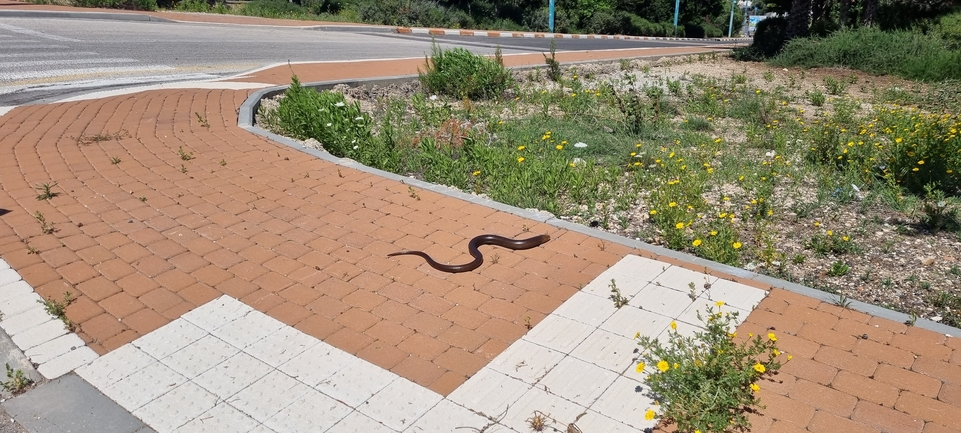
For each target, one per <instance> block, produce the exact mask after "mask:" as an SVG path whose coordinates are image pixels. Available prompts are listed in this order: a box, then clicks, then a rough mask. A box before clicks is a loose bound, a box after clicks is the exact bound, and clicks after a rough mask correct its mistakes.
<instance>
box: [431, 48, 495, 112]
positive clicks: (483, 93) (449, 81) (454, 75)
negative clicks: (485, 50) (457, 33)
mask: <svg viewBox="0 0 961 433" xmlns="http://www.w3.org/2000/svg"><path fill="white" fill-rule="evenodd" d="M425 69H426V70H425V71H422V72H421V73H420V82H421V85H423V86H424V88H425V89H427V90H428V91H429V92H433V93H438V94H442V95H447V96H450V97H454V98H457V99H464V98H467V99H471V100H479V99H491V98H496V97H499V96H501V95H502V94H503V93H504V91H505V90H507V89H508V88H509V87H510V86H511V85H512V84H513V78H512V77H511V74H510V71H508V70H507V69H506V68H505V67H504V66H503V65H501V64H499V63H497V62H496V61H494V60H491V59H488V58H486V57H484V56H481V55H477V54H474V53H472V52H470V51H467V50H466V49H464V48H454V49H451V50H444V49H442V48H441V47H440V45H438V44H436V43H435V44H434V45H433V47H432V48H431V55H430V57H429V58H428V59H426V65H425Z"/></svg>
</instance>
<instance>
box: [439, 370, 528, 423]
mask: <svg viewBox="0 0 961 433" xmlns="http://www.w3.org/2000/svg"><path fill="white" fill-rule="evenodd" d="M530 389H531V385H530V384H528V383H524V382H523V381H521V380H518V379H514V378H513V377H510V376H507V375H505V374H504V373H500V372H497V371H494V370H493V369H491V368H490V366H488V367H485V368H483V369H481V371H479V372H477V374H475V375H474V376H472V377H471V378H470V379H467V382H464V384H463V385H461V386H459V387H457V389H455V390H454V392H451V393H450V395H448V396H447V399H449V400H450V401H453V402H455V403H457V404H460V405H462V406H464V407H466V408H467V409H470V410H472V411H474V412H477V413H481V414H484V415H486V416H488V417H491V418H494V419H497V418H499V417H500V416H501V415H502V414H505V413H506V411H507V408H508V407H509V406H513V405H514V404H515V403H516V402H517V400H519V399H520V398H521V396H523V395H524V394H525V393H527V391H528V390H530Z"/></svg>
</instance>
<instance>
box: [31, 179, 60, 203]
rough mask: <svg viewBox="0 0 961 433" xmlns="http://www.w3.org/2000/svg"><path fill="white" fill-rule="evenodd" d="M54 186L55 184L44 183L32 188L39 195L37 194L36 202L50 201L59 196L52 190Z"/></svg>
mask: <svg viewBox="0 0 961 433" xmlns="http://www.w3.org/2000/svg"><path fill="white" fill-rule="evenodd" d="M56 186H57V182H45V183H41V184H39V185H37V186H34V187H33V189H35V190H37V192H38V193H39V194H37V201H43V200H50V199H52V198H54V197H56V196H58V195H60V193H59V192H56V191H54V190H53V188H54V187H56Z"/></svg>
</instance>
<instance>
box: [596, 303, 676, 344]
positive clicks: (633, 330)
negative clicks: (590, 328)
mask: <svg viewBox="0 0 961 433" xmlns="http://www.w3.org/2000/svg"><path fill="white" fill-rule="evenodd" d="M670 323H671V319H670V318H668V317H666V316H662V315H660V314H656V313H654V312H651V311H647V310H640V309H638V308H636V307H634V306H631V305H625V306H623V307H621V308H619V309H618V310H617V312H616V313H614V315H613V316H611V318H610V319H608V320H607V321H606V322H604V324H602V325H601V329H603V330H605V331H610V332H613V333H615V334H617V335H620V336H622V337H627V338H634V335H635V334H637V333H638V332H640V333H641V335H658V334H660V333H661V331H663V330H664V328H666V327H667V326H668V325H670Z"/></svg>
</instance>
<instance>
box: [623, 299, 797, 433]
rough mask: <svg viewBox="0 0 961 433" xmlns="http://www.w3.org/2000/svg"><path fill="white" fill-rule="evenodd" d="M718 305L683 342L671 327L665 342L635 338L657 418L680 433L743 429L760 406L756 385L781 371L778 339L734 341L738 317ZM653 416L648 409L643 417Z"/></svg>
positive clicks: (750, 338)
mask: <svg viewBox="0 0 961 433" xmlns="http://www.w3.org/2000/svg"><path fill="white" fill-rule="evenodd" d="M723 305H724V303H723V302H717V303H716V306H717V311H716V312H715V310H714V307H710V308H708V309H707V312H706V313H707V317H706V319H705V318H702V316H701V313H700V312H698V314H697V316H698V318H699V319H700V320H701V321H703V322H704V328H705V330H704V331H699V332H696V333H695V334H694V337H683V336H681V335H680V334H679V333H678V332H677V325H676V324H675V323H674V322H671V329H670V330H668V341H666V342H664V343H662V342H660V341H658V340H657V339H651V338H650V337H648V336H642V337H639V341H638V345H639V346H640V347H641V356H640V359H641V362H640V363H639V364H638V365H637V371H638V372H642V373H646V374H647V377H646V379H645V383H646V384H647V385H648V386H650V390H651V394H652V397H653V398H654V399H655V400H656V401H659V402H660V407H659V411H660V412H661V413H660V417H661V418H665V419H667V420H670V421H674V422H676V423H677V430H678V431H682V432H692V431H701V432H703V433H708V432H727V431H731V430H740V431H743V430H746V429H747V428H749V427H750V425H751V423H750V420H749V419H748V413H749V411H750V410H752V409H754V408H755V407H757V406H759V405H760V402H759V401H758V398H757V396H756V395H755V393H756V392H757V391H759V390H760V386H759V385H758V384H757V382H758V381H759V380H760V379H761V378H762V377H764V376H765V375H767V374H773V373H774V372H776V371H777V370H778V369H779V368H780V367H781V362H780V361H779V360H778V357H779V356H780V354H781V352H780V351H779V350H778V349H777V336H776V335H775V334H774V333H768V334H767V335H766V336H761V335H757V336H749V338H748V339H746V340H744V341H740V342H738V341H737V340H736V338H737V336H736V333H735V332H734V327H735V325H736V324H737V317H738V312H737V311H734V312H731V313H727V312H724V313H722V312H721V307H722V306H723ZM655 416H657V413H656V412H655V411H654V409H653V408H649V409H648V411H647V413H646V414H645V417H646V418H647V419H653V418H654V417H655Z"/></svg>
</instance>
